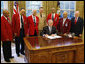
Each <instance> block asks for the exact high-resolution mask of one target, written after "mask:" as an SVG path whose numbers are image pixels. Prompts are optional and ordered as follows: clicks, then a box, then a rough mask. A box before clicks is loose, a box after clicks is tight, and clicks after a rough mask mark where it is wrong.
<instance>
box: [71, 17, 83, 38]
mask: <svg viewBox="0 0 85 64" xmlns="http://www.w3.org/2000/svg"><path fill="white" fill-rule="evenodd" d="M82 31H83V19H82V18H80V17H78V19H77V23H76V24H75V17H73V18H72V19H71V29H70V32H71V33H75V36H79V34H82Z"/></svg>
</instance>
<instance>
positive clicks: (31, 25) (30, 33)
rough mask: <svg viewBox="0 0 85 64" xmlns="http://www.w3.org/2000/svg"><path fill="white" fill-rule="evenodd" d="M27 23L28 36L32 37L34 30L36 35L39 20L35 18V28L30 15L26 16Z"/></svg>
mask: <svg viewBox="0 0 85 64" xmlns="http://www.w3.org/2000/svg"><path fill="white" fill-rule="evenodd" d="M28 23H29V35H34V32H35V30H36V32H37V34H38V23H39V18H38V17H37V16H36V26H34V21H33V18H32V15H31V16H28Z"/></svg>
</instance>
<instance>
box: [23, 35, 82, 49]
mask: <svg viewBox="0 0 85 64" xmlns="http://www.w3.org/2000/svg"><path fill="white" fill-rule="evenodd" d="M24 40H26V42H25V44H26V43H29V44H30V46H31V48H32V49H40V48H43V47H58V46H70V45H73V44H81V43H82V42H83V41H82V39H80V38H76V39H72V38H68V37H62V38H57V39H48V38H45V37H42V36H38V37H25V38H24Z"/></svg>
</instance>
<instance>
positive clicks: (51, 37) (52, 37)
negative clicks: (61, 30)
mask: <svg viewBox="0 0 85 64" xmlns="http://www.w3.org/2000/svg"><path fill="white" fill-rule="evenodd" d="M47 38H49V39H56V38H62V36H58V35H56V36H47Z"/></svg>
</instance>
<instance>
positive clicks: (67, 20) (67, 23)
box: [59, 18, 71, 34]
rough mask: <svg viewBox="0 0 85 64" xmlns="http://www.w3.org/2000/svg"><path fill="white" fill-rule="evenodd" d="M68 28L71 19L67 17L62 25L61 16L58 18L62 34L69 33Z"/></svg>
mask: <svg viewBox="0 0 85 64" xmlns="http://www.w3.org/2000/svg"><path fill="white" fill-rule="evenodd" d="M70 28H71V21H70V20H69V19H68V18H67V19H66V21H65V22H64V25H63V18H60V22H59V32H62V33H63V34H64V33H69V31H70Z"/></svg>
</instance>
